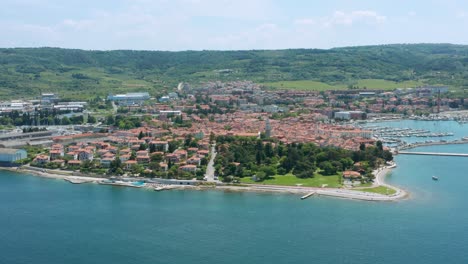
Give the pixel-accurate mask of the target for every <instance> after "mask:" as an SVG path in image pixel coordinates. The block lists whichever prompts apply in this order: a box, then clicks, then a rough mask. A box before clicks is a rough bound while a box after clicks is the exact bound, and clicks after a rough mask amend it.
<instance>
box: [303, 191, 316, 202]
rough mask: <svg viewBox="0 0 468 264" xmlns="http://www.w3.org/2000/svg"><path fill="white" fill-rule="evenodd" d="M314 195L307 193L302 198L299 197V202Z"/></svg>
mask: <svg viewBox="0 0 468 264" xmlns="http://www.w3.org/2000/svg"><path fill="white" fill-rule="evenodd" d="M314 194H315V191H313V192H310V193H308V194H306V195H304V196H302V197H301V200H305V199H307V198H309V197H310V196H312V195H314Z"/></svg>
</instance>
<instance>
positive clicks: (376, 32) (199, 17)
mask: <svg viewBox="0 0 468 264" xmlns="http://www.w3.org/2000/svg"><path fill="white" fill-rule="evenodd" d="M0 6H1V9H0V47H3V48H11V47H61V48H77V49H86V50H115V49H134V50H170V51H178V50H248V49H290V48H320V49H327V48H333V47H343V46H361V45H376V44H392V43H454V44H468V34H466V32H467V30H468V1H466V0H465V1H462V0H459V1H457V0H412V1H409V0H92V1H90V0H0Z"/></svg>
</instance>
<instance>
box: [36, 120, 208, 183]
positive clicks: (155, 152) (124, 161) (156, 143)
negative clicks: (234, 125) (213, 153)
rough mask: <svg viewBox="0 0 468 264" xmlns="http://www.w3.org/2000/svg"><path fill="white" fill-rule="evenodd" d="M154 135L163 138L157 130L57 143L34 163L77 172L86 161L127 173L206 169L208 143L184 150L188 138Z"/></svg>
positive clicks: (197, 143) (121, 132)
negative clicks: (170, 169) (116, 168)
mask: <svg viewBox="0 0 468 264" xmlns="http://www.w3.org/2000/svg"><path fill="white" fill-rule="evenodd" d="M153 132H154V134H156V135H160V131H159V130H157V129H156V130H154V131H153V130H152V129H149V128H139V129H133V130H126V131H125V130H121V131H115V132H114V133H112V134H111V135H109V136H108V137H107V138H106V140H105V141H102V140H101V139H100V138H99V139H96V140H92V139H89V140H88V141H81V142H78V143H70V144H60V143H55V144H53V145H52V146H51V147H50V149H49V153H48V155H46V154H39V155H37V156H36V158H35V159H34V161H33V164H34V165H39V166H45V165H46V164H48V163H51V164H57V165H58V166H56V167H65V168H68V169H77V168H79V167H80V166H82V165H83V164H84V163H85V162H87V163H88V164H89V163H91V164H93V166H94V167H96V168H102V169H109V168H111V167H112V166H113V165H112V164H119V165H118V166H119V167H120V168H122V169H123V170H127V171H128V170H133V169H134V168H135V166H138V168H140V169H143V170H145V172H146V173H151V172H153V170H157V171H158V172H167V171H168V169H169V168H170V167H171V166H176V167H177V168H178V170H179V171H182V172H186V173H192V174H194V173H195V172H196V171H197V170H200V169H201V168H202V165H203V164H204V163H203V162H202V160H203V159H204V158H205V159H206V158H207V156H208V155H209V146H210V145H209V142H208V141H204V140H200V141H194V143H193V144H192V145H191V146H185V147H184V143H185V141H186V138H184V137H176V138H174V137H172V136H171V135H167V136H161V137H156V136H154V135H153ZM117 160H118V162H116V161H117ZM204 165H206V164H204Z"/></svg>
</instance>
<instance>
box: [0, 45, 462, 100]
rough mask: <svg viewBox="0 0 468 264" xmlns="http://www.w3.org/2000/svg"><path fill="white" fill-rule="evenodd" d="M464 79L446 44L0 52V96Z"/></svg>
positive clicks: (457, 50) (458, 56)
mask: <svg viewBox="0 0 468 264" xmlns="http://www.w3.org/2000/svg"><path fill="white" fill-rule="evenodd" d="M467 77H468V46H464V45H452V44H395V45H380V46H361V47H347V48H334V49H327V50H320V49H288V50H244V51H181V52H168V51H132V50H115V51H86V50H72V49H60V48H10V49H0V95H1V96H3V97H4V98H6V97H16V98H17V97H21V96H27V97H31V96H33V95H39V94H40V93H41V92H43V91H47V92H56V93H59V94H62V95H65V97H71V98H86V97H88V98H89V96H95V95H104V96H105V95H107V94H108V93H110V92H112V93H116V92H125V91H141V90H144V91H149V92H151V93H153V94H157V93H162V92H164V91H165V90H167V89H173V88H174V87H175V86H176V85H177V83H178V82H181V81H185V82H189V83H193V84H200V83H202V82H205V81H213V80H220V81H230V80H252V81H255V82H259V83H269V82H270V83H271V82H279V81H300V80H310V81H317V82H320V83H323V84H330V85H343V87H353V85H355V84H356V83H359V80H367V79H373V80H387V81H392V82H396V83H397V84H398V83H399V82H405V81H415V82H417V83H425V84H444V85H450V86H451V87H455V88H465V87H467V86H468V81H467V80H468V78H467ZM368 88H372V87H368Z"/></svg>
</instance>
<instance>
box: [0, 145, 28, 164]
mask: <svg viewBox="0 0 468 264" xmlns="http://www.w3.org/2000/svg"><path fill="white" fill-rule="evenodd" d="M27 157H28V153H27V152H26V150H24V149H11V148H0V166H13V165H15V163H16V162H17V161H19V160H22V159H25V158H27Z"/></svg>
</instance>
